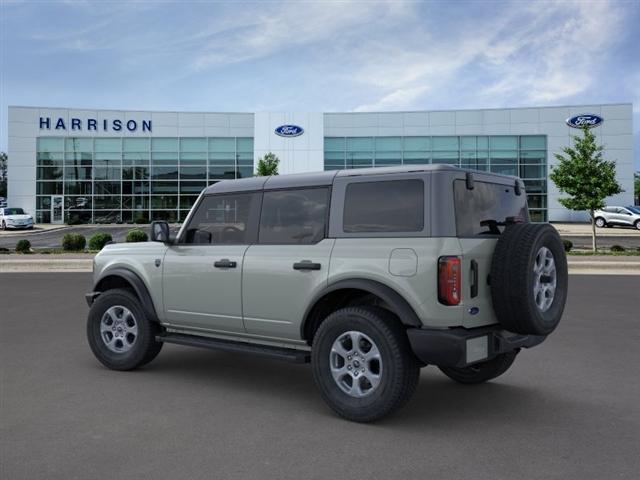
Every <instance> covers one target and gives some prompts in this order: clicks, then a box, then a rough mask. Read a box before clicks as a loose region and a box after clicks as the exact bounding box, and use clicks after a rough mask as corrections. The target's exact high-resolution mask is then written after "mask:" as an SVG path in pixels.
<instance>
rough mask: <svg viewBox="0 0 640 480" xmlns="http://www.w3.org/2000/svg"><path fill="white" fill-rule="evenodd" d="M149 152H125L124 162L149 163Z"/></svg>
mask: <svg viewBox="0 0 640 480" xmlns="http://www.w3.org/2000/svg"><path fill="white" fill-rule="evenodd" d="M149 157H150V155H149V153H146V152H137V153H124V154H123V155H122V158H123V163H125V164H127V165H149Z"/></svg>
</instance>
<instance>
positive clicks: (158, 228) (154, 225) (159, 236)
mask: <svg viewBox="0 0 640 480" xmlns="http://www.w3.org/2000/svg"><path fill="white" fill-rule="evenodd" d="M151 241H152V242H162V243H170V241H169V224H168V223H167V222H165V221H164V220H156V221H154V222H151Z"/></svg>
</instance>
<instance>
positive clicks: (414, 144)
mask: <svg viewBox="0 0 640 480" xmlns="http://www.w3.org/2000/svg"><path fill="white" fill-rule="evenodd" d="M404 149H405V151H406V150H413V151H429V150H431V139H430V138H429V137H404Z"/></svg>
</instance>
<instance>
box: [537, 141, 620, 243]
mask: <svg viewBox="0 0 640 480" xmlns="http://www.w3.org/2000/svg"><path fill="white" fill-rule="evenodd" d="M582 133H583V136H582V137H579V136H574V137H573V141H574V146H573V147H565V148H563V149H562V152H563V153H564V155H562V154H559V153H556V154H555V157H556V159H557V160H558V165H556V166H554V167H552V170H551V173H550V174H549V178H551V180H552V181H553V183H555V184H556V186H557V187H558V189H559V190H560V192H561V193H566V194H567V195H568V197H566V198H560V199H559V201H560V203H561V204H562V205H563V206H565V207H566V208H568V209H570V210H581V211H582V210H588V211H589V216H590V218H591V243H592V247H593V251H594V252H596V251H598V246H597V243H596V225H595V219H594V218H593V212H594V211H595V210H598V209H600V208H602V207H604V205H605V204H604V200H605V198H607V197H609V196H611V195H615V194H617V193H620V192H622V191H623V190H622V187H621V186H620V184H619V183H618V182H617V181H616V164H615V162H614V161H608V160H604V159H603V158H602V150H603V149H604V147H603V146H602V145H597V144H596V137H595V135H593V133H591V131H590V130H589V129H588V128H583V129H582Z"/></svg>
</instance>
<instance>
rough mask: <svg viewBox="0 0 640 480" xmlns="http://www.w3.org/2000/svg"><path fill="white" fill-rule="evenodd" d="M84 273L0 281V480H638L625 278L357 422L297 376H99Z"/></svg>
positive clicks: (179, 354)
mask: <svg viewBox="0 0 640 480" xmlns="http://www.w3.org/2000/svg"><path fill="white" fill-rule="evenodd" d="M89 278H90V276H89V274H59V273H58V274H0V296H1V298H2V305H3V307H2V309H1V310H0V373H1V376H0V378H1V382H2V383H1V385H0V387H1V388H0V407H1V409H0V414H1V422H0V428H1V430H0V448H1V451H0V453H1V454H0V462H1V467H0V468H1V470H0V478H2V479H3V480H4V479H7V480H19V479H30V480H35V479H47V480H51V479H64V480H70V479H82V480H86V479H103V478H104V479H154V480H157V479H207V480H210V479H228V478H238V479H279V480H280V479H289V478H291V479H296V480H298V479H303V478H304V479H331V478H336V479H350V480H351V479H354V480H357V479H364V478H367V479H395V478H401V479H417V478H429V479H439V478H442V479H474V480H481V479H491V480H495V479H507V478H518V479H520V478H522V479H562V480H566V479H580V480H584V479H597V480H603V479H611V478H628V479H637V478H638V472H639V471H640V456H639V455H638V452H639V451H640V402H639V399H640V382H639V381H638V365H640V349H639V348H638V343H639V341H640V321H638V291H639V290H640V277H635V276H632V277H615V276H607V277H603V276H572V277H571V293H570V298H569V305H568V308H567V312H566V317H565V319H564V321H563V323H562V324H561V325H560V327H559V330H558V331H557V333H556V334H554V335H553V336H552V337H550V339H549V340H548V341H547V342H545V343H544V344H542V345H541V346H540V347H538V348H537V349H535V350H531V351H525V352H523V353H522V354H521V355H520V357H519V358H518V359H517V360H516V363H515V364H514V366H513V368H512V369H511V370H510V371H509V372H507V374H505V375H504V376H503V377H501V378H500V379H498V380H496V381H494V382H492V383H490V384H485V385H480V386H476V387H466V386H461V385H457V384H455V383H453V382H451V381H449V380H448V379H447V378H445V377H444V376H443V375H441V374H439V373H438V371H437V370H436V369H435V368H431V367H430V368H427V369H424V370H423V373H422V378H421V381H420V385H419V386H418V390H417V392H416V395H415V397H414V398H413V400H412V401H411V402H410V404H409V405H408V406H407V407H406V408H405V409H404V410H402V411H401V412H400V413H399V414H397V415H395V416H392V417H390V418H387V419H385V420H384V421H381V422H379V423H376V424H373V425H359V424H354V423H349V422H346V421H344V420H340V419H338V418H336V417H334V416H333V415H332V414H331V413H330V411H329V410H328V408H327V407H326V406H325V405H324V404H323V402H322V401H321V400H320V397H319V395H318V394H317V393H316V391H315V388H314V385H313V381H312V378H311V372H310V369H309V367H308V366H304V365H290V364H287V363H280V362H278V361H271V360H264V359H256V358H254V357H250V356H244V355H239V354H231V353H222V352H214V351H208V350H199V349H189V348H186V347H179V346H166V347H165V349H164V350H163V351H162V352H161V354H160V356H159V357H158V358H157V359H156V360H155V361H154V362H152V363H151V364H150V365H148V367H146V368H144V369H142V370H139V371H134V372H127V373H123V372H112V371H109V370H107V369H105V368H103V367H102V366H101V365H100V364H98V362H97V361H96V360H95V359H94V358H93V356H92V355H91V353H90V351H89V349H88V347H87V345H86V342H85V338H84V322H85V316H86V312H87V307H86V305H85V304H84V300H83V298H82V293H83V292H84V291H85V290H87V288H88V287H89Z"/></svg>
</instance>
